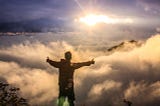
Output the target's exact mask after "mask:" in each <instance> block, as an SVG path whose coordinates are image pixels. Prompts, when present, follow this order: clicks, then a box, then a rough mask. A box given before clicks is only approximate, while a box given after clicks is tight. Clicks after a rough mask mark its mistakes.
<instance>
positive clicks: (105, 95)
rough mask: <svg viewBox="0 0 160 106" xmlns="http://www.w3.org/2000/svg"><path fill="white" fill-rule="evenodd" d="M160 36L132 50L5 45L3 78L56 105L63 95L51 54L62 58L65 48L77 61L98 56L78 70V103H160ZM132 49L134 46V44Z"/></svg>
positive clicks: (33, 99)
mask: <svg viewBox="0 0 160 106" xmlns="http://www.w3.org/2000/svg"><path fill="white" fill-rule="evenodd" d="M159 41H160V35H158V34H157V35H154V36H152V37H151V38H148V39H147V40H146V41H145V42H144V43H143V44H142V45H141V46H138V47H135V46H134V48H133V49H129V50H128V49H127V51H124V50H123V51H121V50H119V49H120V48H119V49H118V50H115V51H114V52H113V53H112V54H109V53H108V52H107V51H106V52H104V51H98V50H97V51H95V50H94V51H92V50H90V49H87V48H86V49H83V50H82V49H80V48H78V47H75V46H73V45H70V44H68V43H66V42H58V41H57V42H50V43H49V44H43V43H40V42H34V43H31V42H26V43H25V44H16V45H13V46H10V47H1V48H0V78H2V79H5V80H6V81H7V82H8V83H11V84H13V85H16V86H17V87H20V88H21V94H22V95H23V96H24V97H25V98H28V99H29V101H30V103H31V104H32V105H33V106H34V105H38V106H41V105H45V106H50V105H52V106H53V105H54V103H55V101H56V98H57V95H58V80H57V78H58V71H57V69H55V68H53V67H51V66H49V65H48V64H47V63H46V62H45V59H46V57H47V56H49V57H50V58H52V59H53V60H57V61H59V60H60V58H62V57H63V53H64V52H65V51H68V50H70V51H71V52H72V53H73V61H74V62H78V61H87V60H90V59H92V58H95V61H96V64H95V65H93V66H90V67H84V68H81V69H78V70H77V71H76V72H75V92H76V104H77V105H81V104H86V105H87V106H97V105H99V106H104V105H110V106H117V105H119V106H124V103H123V98H126V99H128V100H130V101H132V102H133V104H134V105H135V106H153V105H155V106H157V105H158V104H159V100H160V99H159V98H160V91H159V89H160V78H159V76H160V67H159V64H160V46H159V45H160V42H159ZM129 47H130V46H129Z"/></svg>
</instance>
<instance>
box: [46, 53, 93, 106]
mask: <svg viewBox="0 0 160 106" xmlns="http://www.w3.org/2000/svg"><path fill="white" fill-rule="evenodd" d="M71 59H72V54H71V52H69V51H68V52H66V53H65V59H61V61H53V60H50V59H49V58H47V60H46V61H47V62H48V63H49V64H50V65H52V66H54V67H56V68H59V103H58V106H62V105H63V102H62V103H61V101H64V100H65V98H66V97H67V98H68V101H69V105H70V106H74V100H75V95H74V82H73V75H74V71H75V69H78V68H80V67H83V66H90V65H91V64H94V63H95V61H94V60H91V61H87V62H81V63H71Z"/></svg>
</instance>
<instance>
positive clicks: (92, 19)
mask: <svg viewBox="0 0 160 106" xmlns="http://www.w3.org/2000/svg"><path fill="white" fill-rule="evenodd" d="M107 18H108V17H107V16H105V15H94V14H89V15H86V16H85V17H81V18H80V19H79V21H80V22H83V23H85V24H87V25H89V26H94V25H96V24H97V23H105V22H106V21H107Z"/></svg>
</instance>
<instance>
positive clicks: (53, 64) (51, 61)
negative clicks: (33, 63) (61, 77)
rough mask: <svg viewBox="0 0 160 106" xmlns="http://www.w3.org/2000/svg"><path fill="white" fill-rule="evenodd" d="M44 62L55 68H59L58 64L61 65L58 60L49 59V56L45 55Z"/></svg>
mask: <svg viewBox="0 0 160 106" xmlns="http://www.w3.org/2000/svg"><path fill="white" fill-rule="evenodd" d="M46 62H47V63H49V64H50V65H52V66H54V67H56V68H59V67H60V65H61V64H60V62H57V61H53V60H50V59H49V57H47V59H46Z"/></svg>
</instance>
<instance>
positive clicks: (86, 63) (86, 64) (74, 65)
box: [73, 59, 95, 69]
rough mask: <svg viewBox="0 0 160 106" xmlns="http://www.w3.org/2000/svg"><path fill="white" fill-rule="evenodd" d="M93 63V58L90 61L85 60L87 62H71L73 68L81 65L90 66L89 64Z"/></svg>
mask: <svg viewBox="0 0 160 106" xmlns="http://www.w3.org/2000/svg"><path fill="white" fill-rule="evenodd" d="M94 63H95V61H94V59H92V60H91V61H87V62H80V63H73V67H74V69H78V68H81V67H83V66H90V65H91V64H94Z"/></svg>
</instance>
